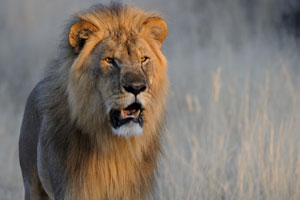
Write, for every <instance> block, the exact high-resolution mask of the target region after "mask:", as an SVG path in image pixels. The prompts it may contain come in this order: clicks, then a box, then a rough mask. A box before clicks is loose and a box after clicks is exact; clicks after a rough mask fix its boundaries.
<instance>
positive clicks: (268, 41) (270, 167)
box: [0, 0, 300, 200]
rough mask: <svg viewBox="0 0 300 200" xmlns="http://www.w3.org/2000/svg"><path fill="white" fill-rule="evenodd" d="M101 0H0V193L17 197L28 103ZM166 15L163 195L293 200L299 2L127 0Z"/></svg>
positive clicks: (297, 182)
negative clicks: (82, 13)
mask: <svg viewBox="0 0 300 200" xmlns="http://www.w3.org/2000/svg"><path fill="white" fill-rule="evenodd" d="M99 2H102V3H107V2H108V1H96V0H86V1H80V0H52V1H47V0H2V1H1V2H0V200H10V199H13V200H15V199H23V198H24V190H23V183H22V178H21V172H20V167H19V163H18V147H17V144H18V137H19V129H20V124H21V120H22V115H23V111H24V106H25V101H26V98H27V96H28V95H29V93H30V91H31V89H32V88H33V87H34V86H35V85H36V84H37V83H38V81H39V80H41V79H42V77H43V76H44V72H45V68H46V66H47V63H49V62H50V61H51V60H52V59H53V58H54V57H55V56H56V51H57V47H58V44H59V41H60V39H61V36H63V37H66V36H65V35H61V34H62V31H63V28H64V25H65V24H66V22H67V21H68V19H70V16H71V15H72V14H74V13H75V12H77V11H79V10H82V9H86V8H89V7H90V6H91V5H93V4H95V3H99ZM122 2H124V3H126V4H132V5H134V6H137V7H141V8H144V9H146V10H158V11H160V12H162V13H163V15H164V18H165V19H166V21H167V23H168V26H169V35H168V37H167V40H166V42H165V43H164V47H163V52H164V54H165V55H166V57H167V59H168V63H169V77H170V80H171V89H170V95H169V104H168V117H167V126H166V131H165V133H164V134H165V137H164V155H163V157H162V159H161V160H160V164H159V165H160V166H159V170H158V178H157V179H158V181H157V198H158V199H174V200H176V199H178V200H181V199H220V200H226V199H243V200H246V199H249V200H250V199H263V200H266V199H272V200H276V199H278V200H279V199H280V200H282V199H289V200H290V199H295V200H296V199H300V190H299V188H300V62H299V61H300V57H299V52H300V51H299V42H298V40H299V36H300V2H299V1H297V0H251V1H249V0H223V1H220V0H186V1H182V0H172V1H171V0H168V1H167V0H151V1H146V0H141V1H137V0H126V1H122Z"/></svg>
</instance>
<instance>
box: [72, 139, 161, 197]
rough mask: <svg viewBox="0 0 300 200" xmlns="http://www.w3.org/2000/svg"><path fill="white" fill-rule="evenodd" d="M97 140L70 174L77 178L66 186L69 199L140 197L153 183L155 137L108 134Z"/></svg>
mask: <svg viewBox="0 0 300 200" xmlns="http://www.w3.org/2000/svg"><path fill="white" fill-rule="evenodd" d="M100 139H101V141H100ZM96 140H98V141H97V142H95V144H97V147H96V149H94V150H93V151H92V152H90V153H89V154H87V157H86V158H85V159H84V160H85V163H84V164H82V165H81V169H80V170H78V171H76V175H75V176H73V177H74V180H77V181H72V182H73V183H74V185H72V186H71V187H70V188H69V193H70V194H72V195H71V197H70V199H90V200H93V199H95V200H96V199H106V198H108V197H109V199H141V198H142V196H141V195H142V194H144V193H145V190H149V188H150V186H151V184H152V179H153V173H154V170H155V167H156V159H157V155H158V153H159V140H158V138H154V137H153V136H152V137H149V136H147V135H143V136H140V137H137V138H134V137H132V138H129V139H125V138H120V137H116V136H113V135H110V136H107V137H106V138H103V137H101V138H98V139H96ZM78 180H81V181H78ZM79 191H81V192H79ZM146 192H147V191H146Z"/></svg>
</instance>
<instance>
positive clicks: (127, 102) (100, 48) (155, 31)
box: [69, 17, 167, 137]
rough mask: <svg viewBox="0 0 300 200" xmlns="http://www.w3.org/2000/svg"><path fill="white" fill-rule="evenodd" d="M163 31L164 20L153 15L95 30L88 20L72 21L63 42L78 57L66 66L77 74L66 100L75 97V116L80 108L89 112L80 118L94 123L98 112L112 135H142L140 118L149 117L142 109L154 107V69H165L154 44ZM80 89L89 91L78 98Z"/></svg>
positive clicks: (141, 119) (158, 49) (155, 74)
mask: <svg viewBox="0 0 300 200" xmlns="http://www.w3.org/2000/svg"><path fill="white" fill-rule="evenodd" d="M72 29H73V30H72ZM166 31H167V30H166V25H165V23H164V22H163V21H162V20H161V19H160V18H156V17H155V18H153V17H151V18H148V19H147V21H146V20H145V21H144V23H142V24H140V27H134V28H132V27H131V28H126V27H125V28H124V27H122V26H118V27H117V28H116V27H114V28H110V29H109V30H105V31H103V30H100V31H99V28H97V27H96V26H95V25H94V24H91V23H90V22H89V23H87V22H79V23H77V24H75V25H73V26H72V28H71V31H70V34H69V41H70V44H71V46H72V47H73V48H74V49H75V50H76V51H78V52H79V55H78V58H77V60H75V62H74V63H75V64H73V65H74V66H73V67H72V69H73V72H74V73H73V76H74V74H75V76H76V77H77V78H75V79H74V77H72V80H73V83H71V84H70V85H69V86H70V88H69V90H70V91H71V92H70V94H71V95H70V96H72V97H71V99H70V102H71V103H72V102H73V103H74V102H75V101H78V102H75V103H74V104H75V105H74V107H76V106H78V105H82V108H80V109H81V111H80V110H79V111H77V113H76V114H75V115H80V113H78V112H85V113H86V115H89V117H85V119H88V118H89V119H90V120H91V121H94V120H95V119H97V118H100V117H98V116H96V115H97V113H98V115H99V111H100V110H103V113H104V117H102V118H104V119H105V120H106V121H107V122H108V123H109V126H110V127H111V129H112V132H113V133H114V134H116V135H119V136H125V137H128V136H133V135H140V134H142V132H143V126H144V121H145V120H148V119H147V118H148V117H150V116H147V115H145V113H147V110H151V112H153V109H154V110H155V108H154V107H155V105H154V102H155V101H157V100H155V94H156V93H157V91H155V90H158V89H159V88H158V85H159V83H157V82H158V81H159V78H160V77H161V75H159V73H163V72H164V71H165V69H160V67H161V68H162V67H163V68H165V66H162V63H164V57H163V56H162V54H161V52H160V47H161V43H162V41H163V40H164V39H165V37H166ZM97 39H98V40H97ZM95 44H96V45H95ZM80 59H82V61H80ZM78 63H79V64H78ZM164 64H165V63H164ZM80 65H82V66H83V67H82V66H80ZM78 66H79V67H78ZM78 71H80V72H79V73H80V75H78V74H79V73H78ZM87 81H88V82H89V83H87ZM81 82H82V83H81ZM162 84H164V83H163V82H162ZM75 85H76V86H77V88H76V87H75V88H74V86H75ZM163 87H164V86H163ZM80 90H88V91H90V93H89V94H90V95H89V96H88V97H78V94H79V93H83V92H81V91H80ZM84 93H87V92H86V91H85V92H84ZM69 98H70V97H69ZM80 98H81V99H80ZM75 99H77V100H75ZM95 99H97V100H95ZM83 101H85V102H83ZM99 102H100V103H99ZM88 104H90V106H91V107H92V108H93V110H91V108H88ZM100 107H101V108H100ZM95 109H96V110H97V111H95ZM157 109H160V107H159V106H157ZM73 110H75V109H73ZM76 110H78V109H77V108H76ZM148 113H150V112H148ZM77 120H78V119H77ZM78 121H83V120H78ZM86 123H89V122H86ZM96 123H97V122H96Z"/></svg>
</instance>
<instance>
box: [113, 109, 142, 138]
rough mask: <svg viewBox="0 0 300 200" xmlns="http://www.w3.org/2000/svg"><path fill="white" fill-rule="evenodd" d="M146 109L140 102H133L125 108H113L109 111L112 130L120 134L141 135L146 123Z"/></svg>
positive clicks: (126, 135)
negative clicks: (144, 112)
mask: <svg viewBox="0 0 300 200" xmlns="http://www.w3.org/2000/svg"><path fill="white" fill-rule="evenodd" d="M143 111H144V109H143V108H142V105H141V104H139V103H133V104H131V105H129V106H128V107H126V108H124V109H120V110H118V109H112V110H111V111H110V112H109V119H110V124H111V126H112V131H113V133H114V134H115V135H118V136H125V137H130V136H135V135H141V134H142V132H143V124H144V114H143Z"/></svg>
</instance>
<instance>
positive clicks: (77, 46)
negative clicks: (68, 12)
mask: <svg viewBox="0 0 300 200" xmlns="http://www.w3.org/2000/svg"><path fill="white" fill-rule="evenodd" d="M95 31H97V28H96V26H94V25H92V24H91V23H88V22H83V21H80V22H77V23H75V24H73V25H72V26H71V28H70V32H69V43H70V45H71V47H73V49H74V51H75V53H79V51H80V50H81V49H82V47H83V46H84V44H85V42H86V40H87V39H89V37H90V35H91V34H92V33H94V32H95Z"/></svg>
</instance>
